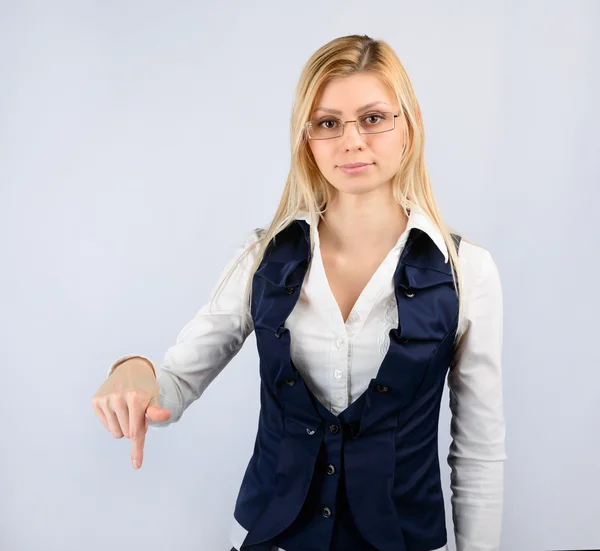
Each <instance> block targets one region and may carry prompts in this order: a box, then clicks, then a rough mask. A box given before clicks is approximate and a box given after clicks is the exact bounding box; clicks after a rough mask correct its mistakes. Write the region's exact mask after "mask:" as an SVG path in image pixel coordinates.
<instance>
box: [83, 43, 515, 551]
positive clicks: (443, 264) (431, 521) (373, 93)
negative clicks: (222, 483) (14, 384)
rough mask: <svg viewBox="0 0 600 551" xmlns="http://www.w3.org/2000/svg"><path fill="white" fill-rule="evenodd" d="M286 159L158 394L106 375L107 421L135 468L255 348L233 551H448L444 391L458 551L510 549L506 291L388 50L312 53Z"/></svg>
mask: <svg viewBox="0 0 600 551" xmlns="http://www.w3.org/2000/svg"><path fill="white" fill-rule="evenodd" d="M291 142H292V143H291V149H292V163H291V170H290V173H289V176H288V180H287V182H286V186H285V189H284V192H283V196H282V198H281V201H280V204H279V207H278V209H277V212H276V213H275V216H274V219H273V221H272V222H271V223H270V224H269V225H268V227H265V228H259V229H256V230H254V231H252V232H250V234H249V236H248V237H247V239H246V241H245V242H244V243H243V245H242V246H241V248H240V249H239V250H238V251H236V254H235V255H234V257H233V258H232V260H231V262H230V264H229V266H227V268H226V269H225V271H224V272H223V275H222V278H221V280H220V284H219V285H218V286H217V287H216V288H215V289H214V291H213V293H212V297H211V301H210V302H208V303H207V304H205V305H204V306H203V307H202V308H201V309H200V311H199V312H198V313H197V315H196V316H195V317H194V319H192V320H191V321H190V322H189V323H188V324H187V325H186V326H185V327H184V328H183V329H182V330H181V333H180V335H179V336H178V338H177V342H176V344H174V345H173V346H172V347H171V348H169V349H168V350H167V352H166V355H165V358H164V360H163V362H162V364H161V366H160V370H159V373H158V378H156V374H155V370H154V366H153V364H152V362H151V361H150V360H149V359H147V358H145V357H143V356H126V357H124V358H120V359H119V360H118V361H117V362H115V363H114V364H113V365H112V366H111V368H110V371H109V376H108V378H107V379H106V381H105V382H104V384H103V385H102V386H101V387H100V389H99V390H98V392H97V393H96V394H95V396H94V398H93V406H94V409H95V411H96V413H97V415H98V417H99V418H100V420H101V421H102V423H103V424H104V426H105V427H106V429H107V430H109V431H110V432H111V433H112V434H113V436H115V437H116V438H121V437H122V436H126V437H127V438H131V439H132V442H133V452H132V460H133V462H134V467H136V468H139V466H140V465H141V461H142V452H143V445H144V437H145V434H146V432H147V430H148V426H149V425H152V426H157V427H160V426H166V425H168V424H170V423H172V422H176V421H177V420H179V418H180V417H181V415H182V413H183V412H184V411H185V409H186V408H187V407H188V406H189V405H190V404H191V403H192V402H193V401H194V400H196V399H197V398H199V397H200V395H201V394H202V393H203V392H204V390H205V389H206V387H207V386H208V385H209V384H210V382H211V381H212V380H213V379H214V378H215V377H216V376H217V375H218V373H219V372H220V371H221V370H222V369H223V368H224V367H225V366H226V365H227V363H228V362H229V361H230V360H231V359H232V358H233V356H235V354H236V353H237V352H238V351H239V350H240V348H241V347H242V345H243V343H244V341H245V339H246V337H247V336H248V335H249V334H250V332H251V331H253V330H254V331H255V334H256V339H257V345H258V352H259V356H260V375H261V410H260V416H259V424H258V431H257V436H256V445H255V448H254V453H253V455H252V457H251V458H250V461H249V463H248V468H247V470H246V473H245V475H244V479H243V482H242V485H241V488H240V492H239V495H238V498H237V501H236V506H235V512H234V519H233V524H232V530H231V543H232V545H233V546H234V547H233V549H235V550H240V549H241V550H243V551H246V550H248V551H250V550H252V551H259V550H260V551H270V550H271V549H279V550H285V551H300V550H302V551H304V550H309V549H310V550H323V551H326V550H328V551H333V550H335V551H339V550H352V551H362V550H369V551H373V550H383V551H433V550H445V549H447V546H446V543H447V533H446V525H445V512H444V502H443V495H442V490H441V484H440V467H439V461H438V448H437V442H438V434H437V429H438V422H439V408H440V399H441V395H442V392H443V387H444V383H445V381H446V375H448V378H447V381H448V386H449V388H450V407H451V412H452V423H451V426H450V429H451V436H452V444H451V446H450V451H449V454H448V464H449V465H450V467H451V470H452V471H451V485H452V498H451V499H452V507H453V511H452V513H453V520H454V527H455V537H456V543H457V549H458V551H461V550H465V551H466V550H467V549H468V550H476V549H486V550H491V549H498V547H499V541H500V525H501V514H502V503H503V501H502V500H503V465H504V460H505V459H506V454H505V444H504V437H505V428H504V417H503V400H502V378H501V348H502V291H501V285H500V280H499V274H498V270H497V267H496V265H495V262H494V260H493V259H492V257H491V255H490V253H489V252H488V251H487V250H485V249H484V248H483V247H481V246H478V245H476V244H474V243H472V242H469V241H467V240H466V239H464V238H463V237H462V236H461V235H460V234H458V233H456V232H451V231H450V230H449V229H448V227H447V226H446V225H445V223H444V222H443V220H442V218H441V215H440V213H439V210H438V207H437V205H436V202H435V199H434V195H433V192H432V188H431V184H430V182H429V178H428V175H427V170H426V166H425V160H424V132H423V121H422V118H421V112H420V109H419V105H418V102H417V99H416V97H415V95H414V92H413V89H412V86H411V83H410V81H409V78H408V76H407V74H406V72H405V70H404V68H403V66H402V64H401V63H400V61H399V59H398V58H397V56H396V55H395V53H394V51H393V50H392V49H391V47H390V46H389V45H388V44H387V43H385V42H384V41H378V40H373V39H371V38H369V37H368V36H346V37H341V38H338V39H335V40H333V41H331V42H330V43H328V44H326V45H325V46H323V47H322V48H320V49H319V50H318V51H317V52H315V53H314V55H313V56H312V57H311V58H310V59H309V61H308V63H307V64H306V66H305V68H304V70H303V73H302V75H301V78H300V81H299V84H298V87H297V92H296V98H295V103H294V106H293V113H292V121H291ZM291 335H293V338H292V337H291Z"/></svg>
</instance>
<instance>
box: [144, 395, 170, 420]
mask: <svg viewBox="0 0 600 551" xmlns="http://www.w3.org/2000/svg"><path fill="white" fill-rule="evenodd" d="M146 415H147V416H148V417H150V419H152V421H159V422H160V421H166V420H167V419H170V418H171V412H170V411H169V410H168V409H165V408H161V407H160V405H159V403H158V398H157V397H156V396H155V397H154V398H152V400H150V403H149V404H148V407H147V408H146Z"/></svg>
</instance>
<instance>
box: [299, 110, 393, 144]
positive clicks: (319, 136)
mask: <svg viewBox="0 0 600 551" xmlns="http://www.w3.org/2000/svg"><path fill="white" fill-rule="evenodd" d="M398 116H399V115H395V114H394V113H380V112H377V113H368V114H367V115H363V116H362V117H359V118H358V119H356V120H353V121H342V120H340V119H337V118H335V117H328V118H322V119H317V120H313V121H308V122H307V123H306V124H305V125H304V126H305V128H306V131H307V134H308V138H309V139H310V140H330V139H332V138H339V137H340V136H341V135H343V134H344V129H345V128H346V123H349V122H353V123H356V128H357V130H358V131H359V132H360V133H361V134H380V133H381V132H389V131H390V130H394V128H395V127H396V117H398Z"/></svg>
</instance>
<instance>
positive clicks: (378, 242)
mask: <svg viewBox="0 0 600 551" xmlns="http://www.w3.org/2000/svg"><path fill="white" fill-rule="evenodd" d="M383 187H385V188H386V189H381V188H379V189H377V190H375V191H374V192H372V193H370V194H365V195H350V194H347V193H338V194H337V195H336V196H335V197H334V199H333V200H332V201H331V202H330V203H329V205H327V209H326V211H325V214H324V220H323V221H320V223H319V240H320V241H321V243H325V244H326V245H327V246H329V247H331V248H332V249H333V250H335V251H337V252H338V253H339V254H353V253H359V254H360V253H361V252H362V251H365V250H382V249H384V250H390V249H391V248H392V247H393V246H394V245H395V244H396V242H397V241H398V239H399V237H400V235H402V233H403V232H404V230H405V229H406V225H407V223H408V219H407V217H406V215H405V214H404V211H403V210H402V207H401V206H400V205H399V204H398V203H397V202H396V201H395V199H394V197H393V195H392V191H391V186H382V188H383Z"/></svg>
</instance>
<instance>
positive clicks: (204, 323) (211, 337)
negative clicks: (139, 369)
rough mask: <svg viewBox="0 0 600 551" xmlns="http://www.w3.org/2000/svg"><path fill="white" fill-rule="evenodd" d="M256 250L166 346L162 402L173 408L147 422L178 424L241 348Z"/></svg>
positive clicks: (159, 371) (253, 236) (161, 374)
mask: <svg viewBox="0 0 600 551" xmlns="http://www.w3.org/2000/svg"><path fill="white" fill-rule="evenodd" d="M259 235H260V229H256V230H253V231H252V232H251V233H250V235H249V236H248V237H247V238H246V240H245V242H244V243H243V244H242V245H241V246H240V247H239V248H238V249H237V250H236V252H235V254H234V255H233V257H232V258H231V259H230V261H229V262H228V264H227V266H226V267H225V268H224V269H223V270H222V273H221V276H220V278H219V283H220V281H222V280H223V278H224V277H225V275H226V274H227V273H228V271H229V269H230V268H231V267H232V266H233V265H234V263H235V262H236V261H237V259H238V258H239V257H240V256H241V254H242V252H243V251H244V250H245V248H246V247H247V246H249V245H250V244H251V243H254V242H256V241H258V238H259ZM256 253H257V248H253V249H252V250H251V251H250V252H249V253H248V255H247V256H246V257H245V258H244V259H243V260H242V261H241V262H240V263H239V264H238V266H237V267H236V269H235V271H234V272H233V273H232V274H231V276H230V277H229V279H228V280H227V282H226V283H225V284H224V285H223V286H222V287H221V289H220V290H219V293H218V295H217V297H216V299H215V301H214V303H213V305H212V308H210V301H211V300H212V298H213V297H214V296H215V292H216V290H217V287H218V283H217V284H215V286H214V287H213V290H212V292H211V296H210V299H209V301H207V302H206V303H205V304H204V305H203V306H202V307H201V308H200V310H199V311H198V312H197V313H196V315H195V316H194V318H193V319H191V320H190V321H189V322H188V323H187V324H186V325H185V326H184V327H183V328H182V329H181V330H180V332H179V335H178V336H177V339H176V341H175V344H173V345H172V346H171V347H170V348H168V349H167V351H166V353H165V356H164V359H163V361H162V364H160V367H159V368H158V369H156V375H157V380H158V385H159V388H160V394H159V405H160V407H162V408H166V409H168V410H169V411H170V412H171V417H170V419H168V420H167V421H162V422H155V421H152V420H150V419H148V425H149V426H153V427H165V426H167V425H170V424H171V423H174V422H177V421H178V420H179V419H180V418H181V416H182V414H183V412H184V411H185V410H186V409H187V408H188V407H189V405H190V404H191V403H192V402H194V401H195V400H197V399H198V398H199V397H200V396H201V395H202V393H203V392H204V391H205V390H206V388H207V387H208V385H209V384H210V383H211V382H212V381H213V380H214V379H215V378H216V377H217V375H218V374H219V373H220V372H221V371H222V370H223V369H224V368H225V366H226V365H227V364H228V363H229V362H230V361H231V360H232V359H233V357H234V356H235V355H236V354H237V353H238V352H239V351H240V349H241V348H242V345H243V344H244V341H245V340H246V338H247V337H248V335H249V334H250V333H251V332H252V330H253V328H252V319H251V318H250V315H249V314H248V318H249V321H250V325H249V328H248V329H247V330H246V331H245V332H242V330H241V320H242V317H241V309H242V300H243V294H244V291H245V286H246V282H247V279H248V276H249V273H250V268H251V266H252V262H253V261H254V259H255V258H256ZM134 357H140V358H144V359H145V360H147V361H148V362H150V364H151V365H154V364H153V363H152V362H151V361H150V360H149V359H148V358H147V357H145V356H138V355H128V356H123V357H121V358H119V359H118V360H116V361H115V362H114V363H113V364H112V365H111V366H110V368H109V371H108V375H109V376H110V374H111V373H112V372H113V370H114V369H116V368H117V367H118V366H119V365H120V364H121V363H123V362H125V361H126V360H128V359H130V358H134Z"/></svg>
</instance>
